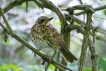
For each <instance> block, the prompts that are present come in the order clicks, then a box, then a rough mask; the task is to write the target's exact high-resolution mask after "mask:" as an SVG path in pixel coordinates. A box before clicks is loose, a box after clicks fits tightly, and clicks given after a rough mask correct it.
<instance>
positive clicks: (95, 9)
mask: <svg viewBox="0 0 106 71" xmlns="http://www.w3.org/2000/svg"><path fill="white" fill-rule="evenodd" d="M103 9H106V5H104V6H100V7H97V8H94V11H99V10H103ZM84 13H85V12H84V11H83V12H79V13H76V14H75V15H81V14H84Z"/></svg>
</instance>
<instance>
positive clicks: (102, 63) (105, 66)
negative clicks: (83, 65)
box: [98, 57, 106, 71]
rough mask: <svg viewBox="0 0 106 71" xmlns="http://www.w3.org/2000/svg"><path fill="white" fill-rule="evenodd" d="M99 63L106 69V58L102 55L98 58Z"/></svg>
mask: <svg viewBox="0 0 106 71" xmlns="http://www.w3.org/2000/svg"><path fill="white" fill-rule="evenodd" d="M98 64H99V66H100V67H101V68H102V70H103V71H106V60H104V59H103V58H102V57H100V58H99V60H98Z"/></svg>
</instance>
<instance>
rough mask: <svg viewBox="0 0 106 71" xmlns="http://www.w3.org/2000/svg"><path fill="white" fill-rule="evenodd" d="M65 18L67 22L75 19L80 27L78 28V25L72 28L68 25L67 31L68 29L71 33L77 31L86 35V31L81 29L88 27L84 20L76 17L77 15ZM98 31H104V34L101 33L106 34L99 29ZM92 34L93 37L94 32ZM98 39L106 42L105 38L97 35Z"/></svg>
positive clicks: (66, 15) (67, 15)
mask: <svg viewBox="0 0 106 71" xmlns="http://www.w3.org/2000/svg"><path fill="white" fill-rule="evenodd" d="M65 17H66V19H67V20H70V19H71V18H72V19H74V21H76V22H77V23H78V24H79V25H78V26H77V25H73V27H72V26H70V25H68V26H67V27H66V29H68V30H69V31H71V30H73V29H76V30H77V31H78V32H80V33H84V31H83V30H82V29H81V28H84V27H85V25H86V24H85V22H84V21H83V20H81V19H79V18H78V17H77V16H75V15H69V14H65ZM81 30H82V31H81ZM98 31H99V32H101V31H103V32H101V33H104V34H106V33H105V30H104V29H100V28H98ZM90 34H91V35H93V33H92V32H90ZM96 39H98V40H102V41H104V42H106V39H105V38H104V37H103V36H100V35H96Z"/></svg>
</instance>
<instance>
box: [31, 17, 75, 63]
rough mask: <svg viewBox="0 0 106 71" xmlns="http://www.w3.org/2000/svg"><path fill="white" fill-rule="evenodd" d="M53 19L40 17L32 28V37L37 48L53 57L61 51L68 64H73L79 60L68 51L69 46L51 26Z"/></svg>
mask: <svg viewBox="0 0 106 71" xmlns="http://www.w3.org/2000/svg"><path fill="white" fill-rule="evenodd" d="M52 19H53V17H51V18H49V17H46V16H41V17H39V18H38V19H37V20H36V22H35V24H34V25H33V26H32V28H31V31H30V36H31V40H32V42H33V43H34V44H35V46H36V47H37V48H38V49H39V50H41V51H42V52H43V53H44V54H45V55H47V56H49V57H51V59H52V56H53V54H55V53H56V52H57V51H59V52H60V53H61V54H62V55H63V58H64V59H65V61H66V62H70V63H72V62H73V61H74V60H77V58H76V57H75V56H74V55H73V54H72V53H71V52H70V51H69V50H68V48H67V45H66V43H65V41H64V40H63V38H62V37H61V35H60V34H59V32H58V31H57V30H56V28H55V27H54V26H53V25H51V24H50V21H51V20H52Z"/></svg>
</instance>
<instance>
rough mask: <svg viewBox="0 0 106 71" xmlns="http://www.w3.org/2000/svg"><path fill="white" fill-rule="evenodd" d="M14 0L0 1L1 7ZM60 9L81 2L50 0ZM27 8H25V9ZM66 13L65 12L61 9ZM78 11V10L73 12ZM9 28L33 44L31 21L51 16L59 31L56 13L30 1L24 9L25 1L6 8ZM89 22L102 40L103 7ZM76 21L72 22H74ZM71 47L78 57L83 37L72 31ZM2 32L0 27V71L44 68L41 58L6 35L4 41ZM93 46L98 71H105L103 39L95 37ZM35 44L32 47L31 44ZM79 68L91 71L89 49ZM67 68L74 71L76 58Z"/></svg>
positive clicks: (93, 1)
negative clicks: (7, 9)
mask: <svg viewBox="0 0 106 71" xmlns="http://www.w3.org/2000/svg"><path fill="white" fill-rule="evenodd" d="M13 1H14V0H0V7H1V8H5V7H6V6H7V5H8V4H10V3H11V2H13ZM50 1H52V2H53V3H54V4H55V5H56V6H58V7H59V8H60V9H66V8H67V7H72V6H75V5H81V2H80V0H58V1H57V0H50ZM82 2H83V4H87V5H92V6H93V7H94V8H96V7H100V6H104V5H106V0H82ZM26 10H27V11H26ZM62 12H63V13H66V12H65V11H62ZM76 12H79V11H76ZM5 16H6V18H7V20H8V22H9V24H10V26H11V28H12V30H13V31H14V32H15V33H16V34H17V35H18V36H20V37H21V38H22V39H24V40H25V41H26V42H27V43H29V44H31V45H32V46H34V44H33V43H32V42H31V39H30V34H29V32H30V30H31V27H32V26H33V25H34V24H35V21H36V19H37V18H38V17H40V16H48V17H53V18H54V19H53V20H52V21H51V24H52V25H54V26H55V28H56V29H57V30H58V32H60V28H61V22H60V21H59V19H58V17H57V15H56V14H55V13H54V12H52V11H50V10H49V9H45V8H44V9H43V10H42V9H41V8H39V7H38V6H37V5H36V4H35V3H34V2H33V1H29V2H28V7H27V9H26V2H24V3H23V4H22V5H20V6H16V7H14V8H12V9H11V10H9V11H8V12H7V13H6V14H5ZM83 16H84V15H81V16H79V17H80V19H82V20H84V17H83ZM0 22H2V23H4V21H3V19H2V18H0ZM93 23H94V24H93V25H94V26H97V27H99V28H101V29H102V30H103V32H105V33H101V32H102V31H101V32H97V35H98V36H100V37H103V38H104V39H106V38H105V37H106V9H105V10H100V11H97V12H95V13H94V15H93ZM75 24H76V23H75ZM70 35H71V38H70V39H71V42H70V43H71V46H70V51H71V52H72V53H73V54H74V55H75V56H76V57H77V58H78V59H79V57H80V52H81V45H82V39H83V36H82V34H80V33H77V32H76V31H75V30H73V31H72V32H71V33H70ZM4 38H5V33H4V31H3V29H2V28H1V27H0V71H44V68H45V66H44V65H42V64H41V63H42V60H41V58H40V57H39V56H37V57H36V58H35V57H34V54H33V52H32V51H31V50H29V49H28V48H26V47H25V46H23V45H22V44H21V43H19V42H18V41H17V40H15V39H13V38H12V37H11V36H8V39H7V42H5V41H4ZM95 41H96V42H95V48H96V51H97V54H98V58H99V60H98V65H99V71H106V41H104V40H102V39H96V40H95ZM34 47H35V46H34ZM35 48H36V47H35ZM87 52H88V53H87V56H86V60H85V65H84V70H83V71H92V70H91V67H92V66H91V58H90V51H89V50H88V51H87ZM68 67H69V68H71V69H73V70H74V71H77V68H78V61H75V62H74V63H72V64H70V63H68ZM53 69H54V66H53V65H50V66H49V69H48V71H54V70H53Z"/></svg>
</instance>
